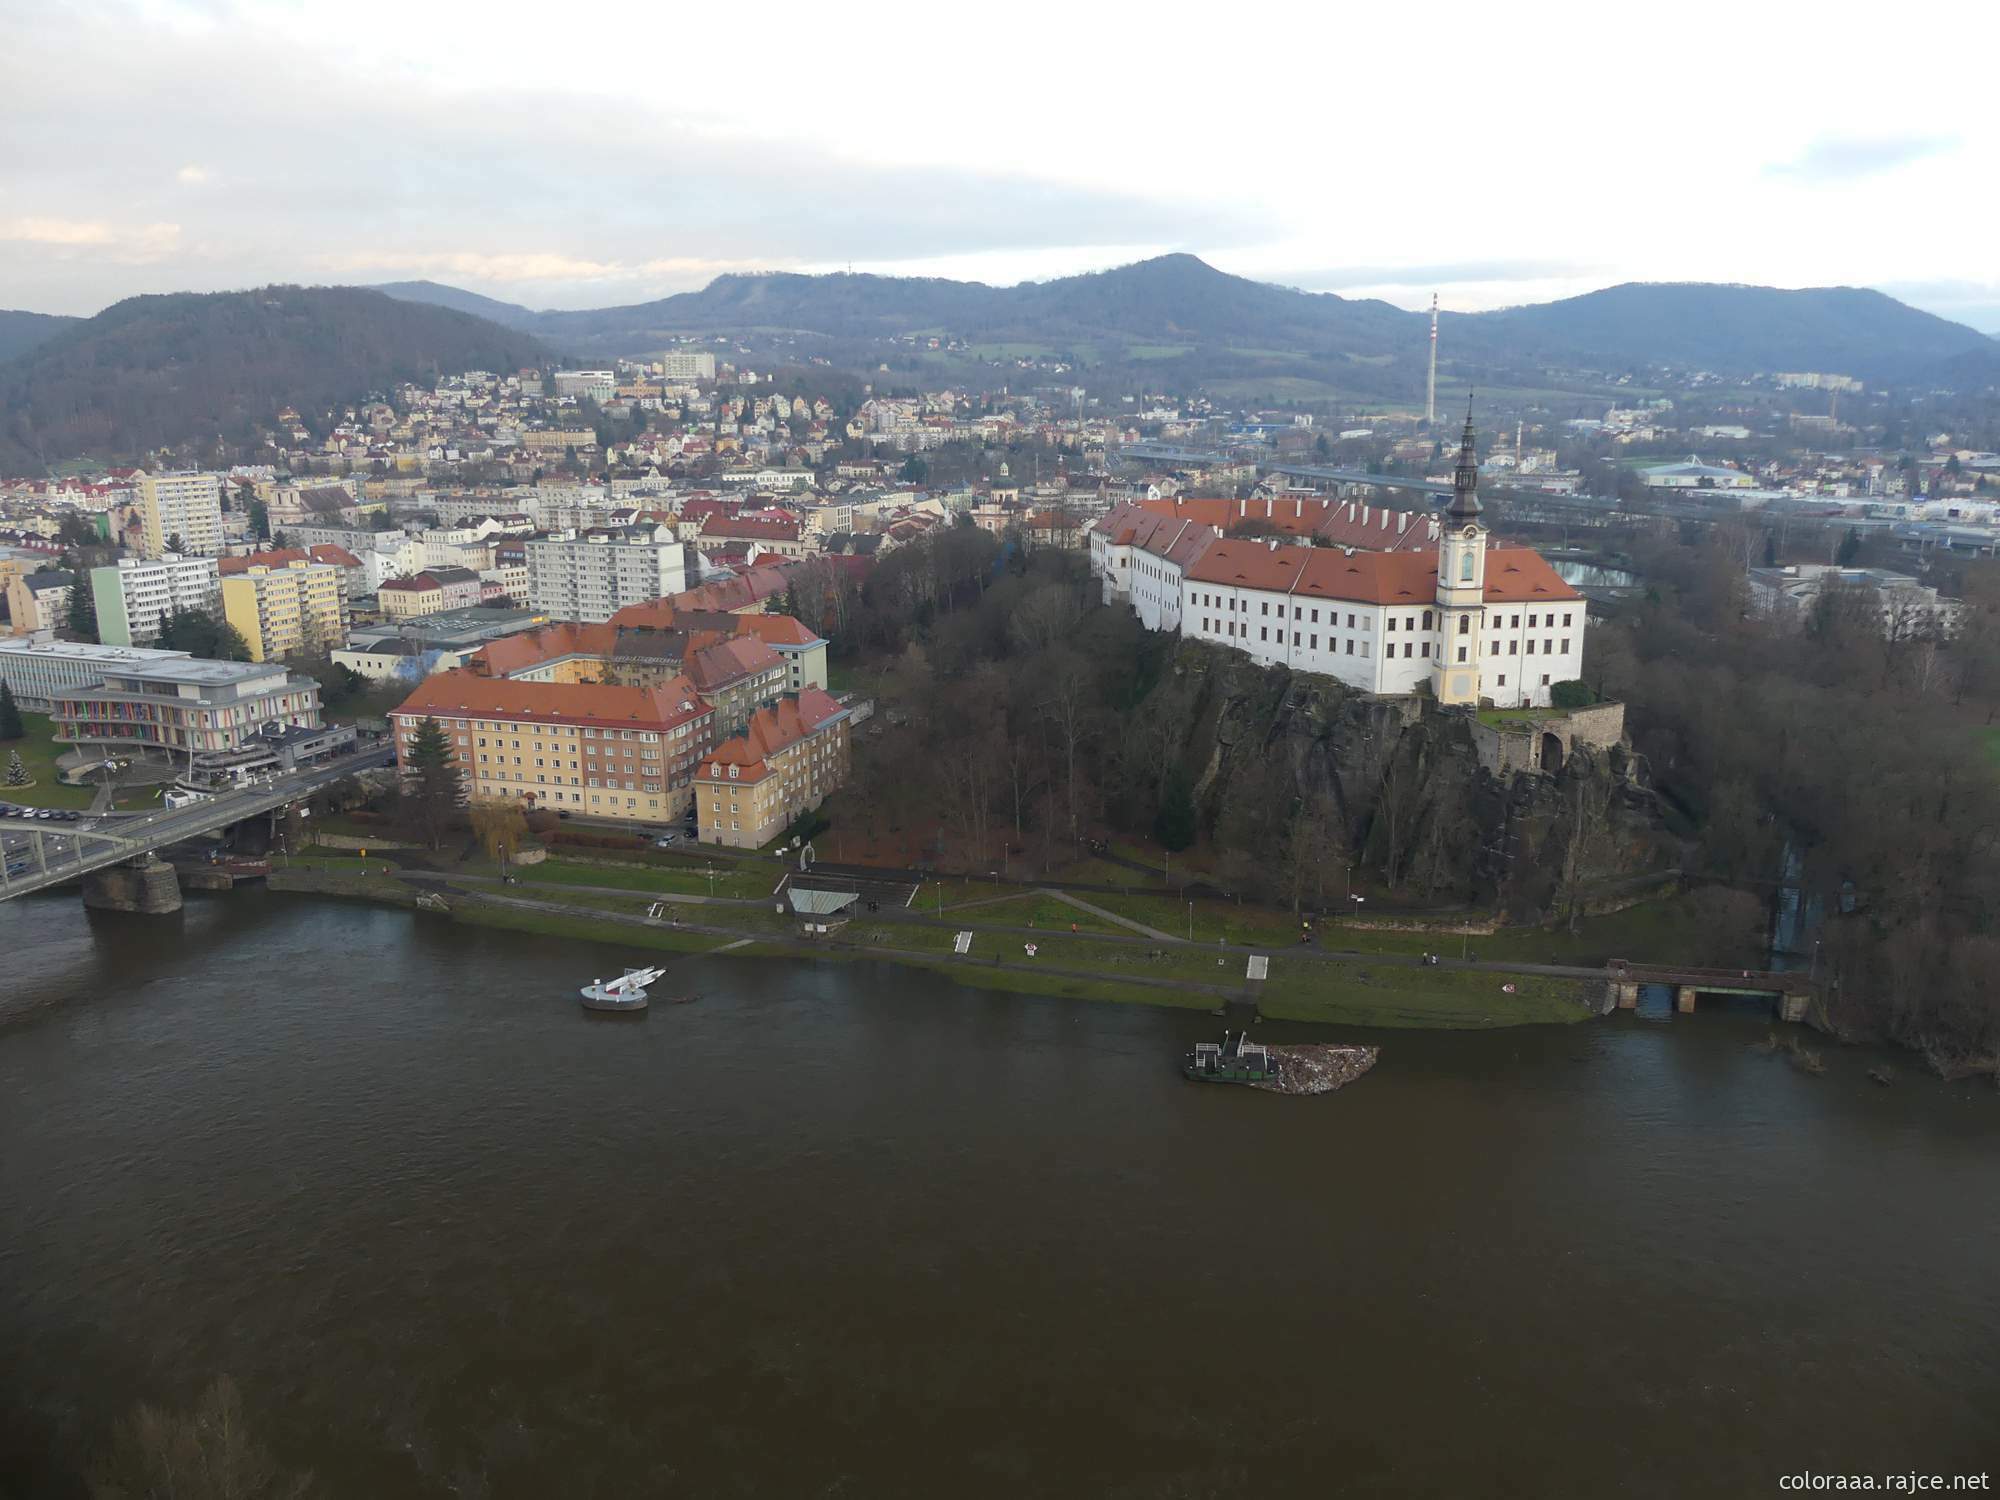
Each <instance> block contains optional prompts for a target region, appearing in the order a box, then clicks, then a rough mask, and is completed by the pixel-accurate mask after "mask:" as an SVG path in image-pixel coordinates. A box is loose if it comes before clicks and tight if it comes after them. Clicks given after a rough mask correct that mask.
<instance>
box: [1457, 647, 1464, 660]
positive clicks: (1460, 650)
mask: <svg viewBox="0 0 2000 1500" xmlns="http://www.w3.org/2000/svg"><path fill="white" fill-rule="evenodd" d="M1458 659H1459V660H1460V661H1464V660H1465V647H1463V646H1460V647H1459V648H1458Z"/></svg>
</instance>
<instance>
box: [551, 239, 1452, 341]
mask: <svg viewBox="0 0 2000 1500" xmlns="http://www.w3.org/2000/svg"><path fill="white" fill-rule="evenodd" d="M1412 316H1413V315H1412V314H1410V313H1406V312H1403V311H1401V310H1400V309H1398V308H1395V307H1391V306H1390V305H1389V304H1388V303H1386V302H1353V301H1349V300H1347V299H1346V298H1343V297H1337V296H1334V295H1332V294H1331V293H1321V294H1318V295H1309V294H1307V293H1304V292H1295V291H1289V290H1287V289H1285V288H1283V287H1276V286H1270V285H1267V284H1266V283H1264V282H1259V281H1249V280H1246V279H1245V278H1243V277H1241V276H1231V275H1229V274H1227V273H1226V272H1223V271H1218V270H1216V269H1215V268H1214V267H1213V266H1211V265H1209V264H1208V263H1207V262H1205V261H1203V260H1200V259H1198V258H1197V257H1195V256H1192V255H1163V256H1159V257H1157V258H1156V259H1153V260H1146V261H1140V262H1139V263H1137V264H1136V265H1130V266H1121V267H1119V268H1118V269H1116V270H1112V271H1099V272H1094V273H1092V274H1089V275H1083V276H1065V277H1062V278H1060V279H1058V280H1055V281H1042V282H1023V283H1022V284H1021V285H1019V286H1013V287H992V286H987V285H986V284H984V283H983V282H977V281H945V280H942V279H939V278H935V277H922V278H919V277H902V276H870V275H858V276H857V275H853V274H851V273H835V274H832V275H826V276H800V275H796V274H792V273H772V274H769V275H761V276H740V275H730V276H718V277H717V278H716V279H715V280H714V281H712V282H710V283H709V284H708V285H707V286H706V287H704V288H703V289H702V290H700V291H698V292H682V293H680V294H679V295H677V296H673V297H664V298H661V299H660V300H659V301H657V302H642V303H639V304H637V305H635V306H631V307H610V308H602V309H598V310H595V311H591V312H548V313H542V314H540V315H539V316H538V317H537V319H536V321H535V322H534V324H532V325H531V326H532V327H533V328H534V329H535V330H536V331H537V332H539V333H542V334H545V335H549V336H555V337H561V338H564V339H566V340H568V341H569V342H572V343H577V342H591V343H598V344H603V345H606V346H610V345H617V346H620V348H619V352H634V351H636V350H639V349H641V348H644V347H646V346H647V345H649V344H655V345H656V344H657V343H658V342H659V341H660V340H661V339H662V338H666V337H672V336H674V335H677V334H688V333H736V332H749V331H757V330H761V331H765V332H786V333H808V334H819V335H822V336H825V337H829V338H884V337H890V336H893V335H897V334H911V333H922V332H927V331H939V330H942V331H944V332H946V333H950V334H952V335H954V336H957V337H960V338H964V339H970V340H979V341H1005V340H1010V339H1011V340H1023V341H1030V342H1040V343H1048V342H1051V341H1053V342H1055V343H1058V344H1060V343H1062V342H1065V341H1074V340H1077V339H1079V338H1093V337H1104V336H1109V337H1112V338H1129V339H1137V340H1142V341H1167V342H1178V341H1187V340H1192V341H1195V342H1212V343H1215V344H1217V345H1250V346H1254V345H1259V344H1262V343H1264V342H1266V341H1268V340H1276V341H1277V343H1276V345H1275V347H1278V348H1297V349H1301V350H1313V349H1319V350H1333V349H1335V348H1336V347H1338V348H1339V349H1341V350H1343V351H1344V350H1345V349H1348V348H1352V349H1356V350H1359V351H1362V352H1366V353H1379V352H1383V351H1385V350H1386V349H1388V348H1390V347H1391V346H1392V345H1393V344H1395V342H1396V341H1398V340H1399V339H1401V338H1403V337H1404V336H1405V334H1406V331H1407V328H1408V325H1409V320H1410V319H1411V317H1412Z"/></svg>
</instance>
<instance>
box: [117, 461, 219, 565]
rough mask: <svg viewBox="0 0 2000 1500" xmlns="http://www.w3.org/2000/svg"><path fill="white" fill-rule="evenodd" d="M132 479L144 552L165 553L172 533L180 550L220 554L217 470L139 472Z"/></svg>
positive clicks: (205, 555)
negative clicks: (142, 521) (142, 528)
mask: <svg viewBox="0 0 2000 1500" xmlns="http://www.w3.org/2000/svg"><path fill="white" fill-rule="evenodd" d="M134 483H135V487H136V489H137V494H138V502H139V513H140V515H141V516H143V517H144V519H145V528H146V556H148V557H152V558H158V557H164V556H166V555H167V553H168V552H169V551H170V550H172V549H171V547H170V543H172V541H173V539H174V538H175V537H179V538H180V543H181V545H180V548H179V550H180V551H181V552H183V553H189V554H193V555H195V556H199V557H218V556H220V555H221V553H222V476H221V475H220V474H196V473H187V474H141V475H139V476H138V478H137V479H136V480H135V482H134Z"/></svg>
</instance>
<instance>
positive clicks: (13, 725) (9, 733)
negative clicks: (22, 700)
mask: <svg viewBox="0 0 2000 1500" xmlns="http://www.w3.org/2000/svg"><path fill="white" fill-rule="evenodd" d="M27 732H28V726H27V725H25V724H23V723H22V722H21V705H20V704H18V703H16V702H15V701H14V689H13V688H12V687H11V686H10V685H9V684H7V683H5V682H0V740H18V739H19V738H20V737H21V736H22V735H24V734H26V733H27Z"/></svg>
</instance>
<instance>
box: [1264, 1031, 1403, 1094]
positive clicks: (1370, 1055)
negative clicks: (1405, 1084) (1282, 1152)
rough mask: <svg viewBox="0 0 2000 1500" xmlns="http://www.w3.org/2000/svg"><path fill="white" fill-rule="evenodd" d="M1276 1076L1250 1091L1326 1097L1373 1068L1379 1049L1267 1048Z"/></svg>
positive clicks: (1327, 1046) (1314, 1045)
mask: <svg viewBox="0 0 2000 1500" xmlns="http://www.w3.org/2000/svg"><path fill="white" fill-rule="evenodd" d="M1265 1050H1266V1051H1267V1052H1269V1053H1270V1054H1271V1061H1272V1062H1274V1063H1275V1064H1276V1065H1277V1069H1276V1071H1277V1074H1278V1076H1277V1077H1276V1078H1275V1079H1271V1080H1269V1081H1267V1082H1264V1083H1253V1084H1251V1085H1250V1087H1252V1088H1254V1089H1268V1090H1269V1091H1270V1092H1272V1093H1274V1094H1330V1093H1332V1092H1333V1091H1334V1090H1335V1089H1337V1088H1341V1087H1343V1086H1345V1085H1346V1084H1350V1083H1352V1082H1354V1080H1355V1079H1357V1078H1359V1077H1360V1076H1361V1075H1362V1074H1363V1073H1366V1072H1367V1071H1368V1070H1369V1069H1370V1068H1372V1067H1374V1066H1375V1059H1376V1058H1378V1057H1380V1056H1381V1055H1382V1049H1381V1048H1380V1047H1341V1046H1335V1045H1333V1044H1332V1043H1329V1042H1302V1043H1300V1044H1298V1045H1296V1046H1290V1047H1267V1048H1266V1049H1265Z"/></svg>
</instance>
